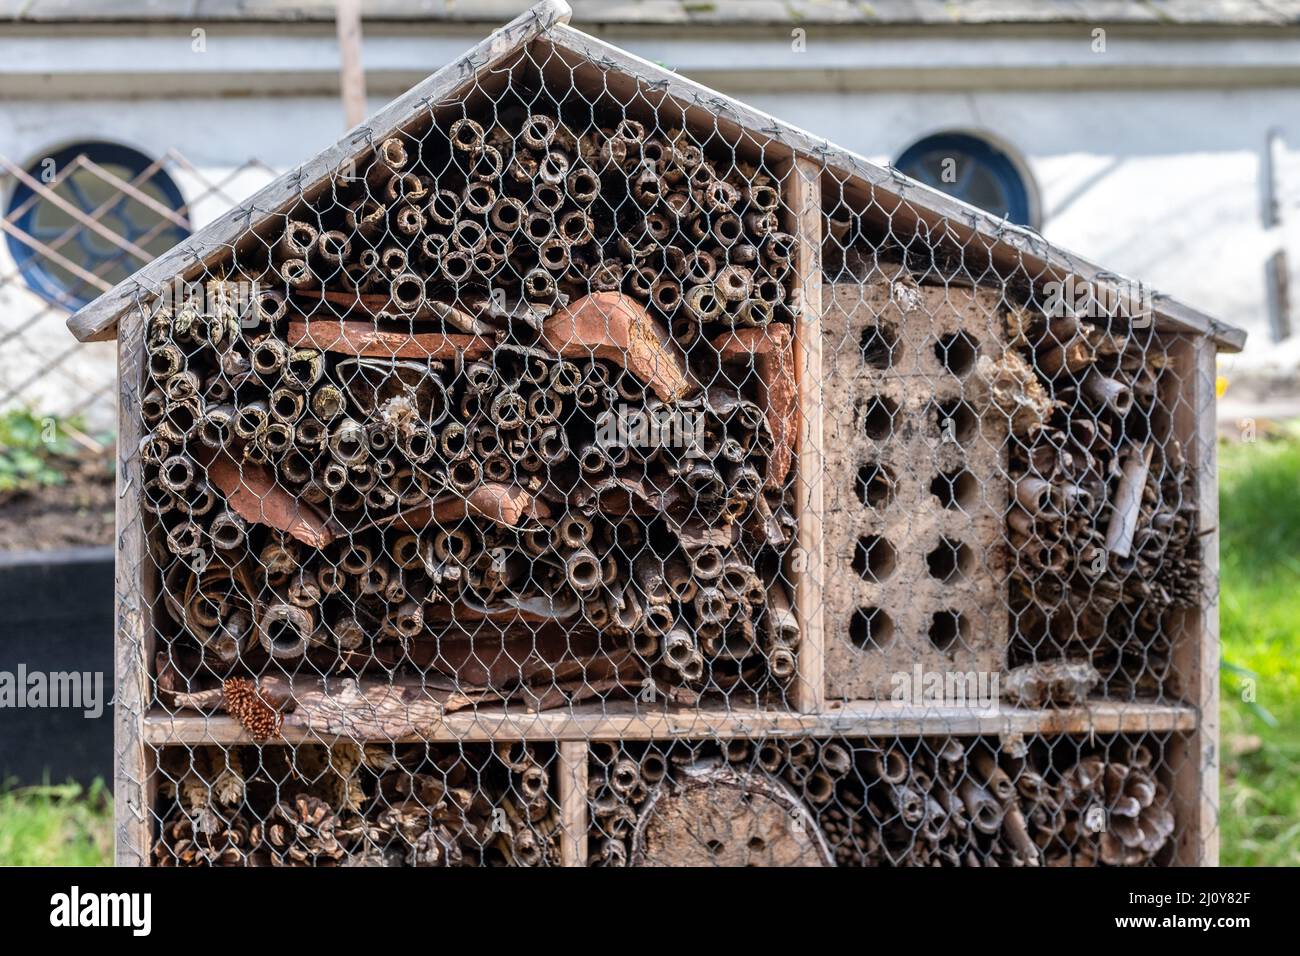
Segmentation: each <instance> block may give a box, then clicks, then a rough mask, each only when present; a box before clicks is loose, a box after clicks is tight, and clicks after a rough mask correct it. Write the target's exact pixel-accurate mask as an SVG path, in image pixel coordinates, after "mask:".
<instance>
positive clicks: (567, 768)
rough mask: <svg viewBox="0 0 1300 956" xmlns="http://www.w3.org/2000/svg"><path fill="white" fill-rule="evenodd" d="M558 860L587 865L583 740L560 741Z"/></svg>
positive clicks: (585, 753) (584, 744)
mask: <svg viewBox="0 0 1300 956" xmlns="http://www.w3.org/2000/svg"><path fill="white" fill-rule="evenodd" d="M560 863H561V865H563V866H586V865H587V743H586V741H584V740H574V741H565V742H564V743H561V744H560Z"/></svg>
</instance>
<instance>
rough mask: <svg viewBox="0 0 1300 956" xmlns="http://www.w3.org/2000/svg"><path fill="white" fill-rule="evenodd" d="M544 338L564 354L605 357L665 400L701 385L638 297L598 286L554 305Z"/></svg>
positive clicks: (674, 345)
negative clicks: (557, 306) (600, 289)
mask: <svg viewBox="0 0 1300 956" xmlns="http://www.w3.org/2000/svg"><path fill="white" fill-rule="evenodd" d="M542 342H543V343H545V345H546V346H547V347H548V348H550V349H551V350H553V351H554V352H555V353H556V354H557V355H559V356H560V357H561V358H586V359H590V358H602V359H606V360H608V361H610V362H614V363H616V364H618V365H620V366H622V367H623V368H625V369H627V371H628V372H630V373H632V374H633V375H634V376H636V377H637V378H638V379H640V380H641V381H642V382H644V383H645V384H646V385H648V386H649V387H650V388H651V390H653V391H654V393H655V394H656V395H658V396H659V397H660V398H661V399H663V400H664V401H665V402H675V401H677V400H678V399H679V398H683V397H685V396H687V395H690V394H692V393H693V392H696V391H698V390H699V386H698V385H696V384H695V383H694V382H693V381H691V379H690V376H689V375H688V373H687V371H686V359H685V357H684V356H683V355H682V353H681V350H680V349H679V348H678V347H677V345H676V344H675V343H674V342H673V340H672V337H671V336H670V335H669V334H668V332H667V331H666V330H665V329H663V328H662V327H661V326H660V325H659V323H658V322H656V321H655V320H654V319H653V318H652V317H651V315H650V313H649V312H647V311H646V310H645V307H644V306H642V305H641V304H640V303H639V302H637V301H636V300H635V299H633V298H630V297H629V296H626V295H623V294H622V293H619V292H596V293H593V294H592V295H586V296H583V297H582V298H581V299H578V300H577V301H575V302H574V303H573V304H572V305H568V306H565V307H564V308H562V309H559V310H557V311H556V313H555V314H554V315H552V316H551V317H550V318H548V319H547V320H546V322H545V323H544V324H543V325H542Z"/></svg>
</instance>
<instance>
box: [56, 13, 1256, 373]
mask: <svg viewBox="0 0 1300 956" xmlns="http://www.w3.org/2000/svg"><path fill="white" fill-rule="evenodd" d="M570 15H571V11H570V8H569V5H568V4H567V3H566V2H565V0H541V2H539V3H537V4H536V5H534V6H533V7H530V8H529V9H528V10H527V11H525V12H524V13H523V14H521V15H520V16H518V17H516V18H515V19H514V20H512V21H511V22H510V23H508V24H506V25H505V26H504V27H502V28H501V29H499V30H497V31H495V32H494V33H492V34H491V35H490V36H488V37H487V38H486V39H485V40H483V41H482V42H481V43H479V44H478V45H477V46H475V47H474V48H473V49H471V50H470V51H469V52H467V53H466V54H465V55H464V56H462V57H460V58H459V59H457V60H455V61H453V62H451V63H448V64H447V65H446V66H444V67H443V68H442V69H440V70H439V71H438V72H436V73H434V74H433V75H432V76H430V77H429V78H428V79H427V80H425V81H424V82H422V83H420V84H418V85H417V86H415V87H413V88H412V89H410V90H409V91H407V92H406V93H405V94H403V95H402V96H399V97H398V98H397V99H395V100H393V101H392V102H391V103H389V104H388V105H387V106H385V107H384V108H383V109H382V110H380V111H379V112H378V113H377V114H375V115H374V116H372V117H371V118H370V119H368V120H366V121H365V122H363V123H361V124H360V125H358V126H356V127H354V128H353V129H352V130H350V131H348V132H347V133H346V134H345V135H344V136H343V138H342V139H340V140H339V141H338V142H337V143H335V144H334V145H333V146H331V147H329V148H327V149H325V150H323V151H322V152H320V153H318V154H317V155H316V156H313V157H312V158H311V159H309V160H307V161H306V162H304V163H303V164H302V165H300V166H298V167H297V168H296V169H293V170H291V171H289V172H287V173H285V174H284V175H282V176H280V177H278V178H277V179H275V180H274V181H272V182H271V183H269V184H267V185H266V186H265V187H263V188H262V189H261V190H259V191H258V192H257V193H256V194H255V195H253V196H252V197H251V198H249V199H248V200H246V201H244V202H242V203H240V204H239V205H237V206H235V207H233V208H231V209H230V210H228V211H227V212H226V213H225V214H224V215H222V216H221V217H220V218H218V219H217V220H215V221H214V222H212V223H210V224H209V225H207V226H205V227H204V228H203V229H200V230H199V231H198V232H196V233H195V234H194V235H192V236H190V237H189V238H188V239H186V240H185V241H184V242H181V243H179V244H178V245H176V246H175V247H174V248H172V249H171V250H169V251H168V252H166V253H164V254H163V255H161V256H159V257H158V258H157V259H155V260H154V261H153V262H151V263H149V264H147V265H145V266H144V267H142V268H141V269H139V270H138V271H137V272H136V273H135V274H134V275H132V276H131V277H130V278H127V279H124V280H123V281H122V282H120V283H118V284H117V285H116V286H114V287H113V288H112V289H110V290H108V291H107V292H105V293H103V294H102V295H101V296H99V298H97V299H95V300H94V301H93V302H91V303H89V304H88V305H86V306H85V307H84V308H82V309H81V310H80V311H79V312H77V313H75V314H74V315H72V316H70V317H69V319H68V328H69V329H70V330H71V331H72V333H73V335H75V336H76V337H77V338H78V339H79V340H81V341H83V342H88V341H99V340H104V339H112V338H113V337H114V336H115V335H116V332H117V323H118V320H119V319H120V318H121V316H122V315H123V314H124V313H125V312H126V311H127V309H129V308H131V307H132V306H133V305H134V304H136V303H137V302H139V301H141V300H143V299H148V298H151V297H152V296H154V295H156V294H158V293H160V292H161V291H162V289H163V288H164V287H165V286H166V285H168V284H169V283H170V282H171V281H172V280H173V279H174V278H175V277H176V276H178V275H181V276H187V275H190V274H194V273H196V272H199V271H201V270H202V269H203V268H204V267H205V266H207V265H209V264H211V263H213V262H215V261H216V260H217V259H218V258H220V257H221V256H222V255H224V254H226V253H227V252H228V251H229V250H230V249H231V248H232V247H233V246H234V245H235V243H236V242H237V241H238V240H239V239H240V238H241V237H242V236H244V235H245V234H247V232H248V231H249V229H250V228H251V227H252V226H254V225H255V224H256V223H258V222H260V221H262V220H265V219H266V218H268V217H270V216H273V215H277V214H283V213H285V212H286V211H288V210H289V209H290V208H292V206H293V205H294V204H296V203H297V202H298V201H299V200H300V199H301V197H302V193H303V188H304V187H305V186H306V185H308V184H312V183H316V182H318V181H323V180H324V179H325V178H326V177H328V176H329V175H330V174H331V173H332V172H334V171H335V170H336V169H338V168H339V166H340V165H341V164H343V163H344V162H345V161H347V160H349V159H354V158H358V157H360V156H363V155H364V154H366V153H367V152H368V151H369V150H370V149H372V148H373V147H374V145H375V144H376V143H378V142H380V141H381V140H383V139H384V138H385V137H387V136H390V135H392V134H393V133H395V132H397V131H399V130H401V129H403V128H404V127H406V126H407V125H409V124H410V123H412V122H413V121H415V120H417V119H419V118H420V117H423V116H427V115H428V109H429V106H430V105H431V104H436V103H440V102H445V101H447V100H448V99H451V98H454V97H455V96H457V95H458V94H460V93H463V92H465V91H467V90H468V89H469V88H471V87H472V86H473V85H474V84H475V82H476V78H477V77H479V76H481V75H482V74H484V73H485V72H486V71H489V70H491V69H492V68H494V67H497V66H500V65H502V64H503V63H504V62H505V61H507V60H508V59H509V58H511V57H512V56H514V55H516V54H518V53H520V52H522V51H523V50H524V49H525V48H527V47H529V46H530V45H532V44H534V43H538V44H545V45H546V46H547V47H548V48H549V49H548V51H547V52H548V53H553V54H555V55H556V56H557V57H559V58H560V59H561V60H562V61H564V62H565V63H566V64H568V65H569V66H570V67H571V68H573V69H574V71H575V74H578V75H581V74H584V73H591V74H592V76H593V78H595V79H599V80H600V81H601V82H603V83H607V84H609V85H610V86H611V87H613V86H625V87H626V91H627V92H628V93H635V94H636V95H637V96H638V97H639V98H641V99H643V100H644V101H646V102H648V103H650V104H659V103H662V102H664V101H671V102H672V103H673V104H675V105H676V106H677V107H678V108H680V109H684V110H685V111H686V113H687V115H688V117H690V116H694V117H696V118H698V120H699V121H700V122H701V123H706V124H708V125H710V126H712V127H715V128H716V129H717V130H719V131H720V132H721V133H723V134H724V135H730V136H739V135H741V134H743V135H744V136H745V138H747V139H749V140H750V141H755V142H758V143H759V144H761V145H762V147H763V150H764V153H765V155H773V156H778V157H780V156H784V157H788V158H791V159H793V158H794V157H795V156H800V155H801V156H803V157H806V158H808V159H811V160H813V161H815V162H816V163H818V164H820V165H823V166H825V167H826V169H827V170H828V171H829V172H831V173H832V174H834V175H835V176H836V177H837V178H838V179H839V180H840V181H841V182H843V183H844V184H845V188H846V191H850V190H851V191H855V192H858V193H860V194H861V195H863V196H865V197H867V198H869V199H870V201H871V202H870V212H871V214H872V215H874V216H876V217H881V218H887V219H888V220H889V221H890V222H891V223H892V224H894V225H896V226H899V227H902V228H907V229H911V228H918V229H928V230H929V231H931V232H933V231H934V230H936V229H937V230H942V231H944V232H946V233H947V235H948V236H950V237H951V238H952V239H954V240H955V241H957V242H958V243H961V244H962V245H969V246H972V247H978V248H983V249H987V250H988V255H989V257H990V258H991V259H992V261H993V263H994V265H995V266H996V267H997V268H999V269H1005V270H1006V271H1007V272H1008V273H1009V272H1011V271H1014V270H1015V269H1016V268H1017V266H1020V267H1022V268H1023V269H1024V270H1026V271H1027V272H1028V273H1029V274H1030V275H1031V276H1034V277H1035V278H1036V280H1039V281H1048V280H1051V279H1056V280H1058V281H1064V280H1065V279H1066V278H1067V277H1068V276H1071V275H1073V276H1074V277H1075V279H1076V281H1084V282H1089V283H1096V284H1099V285H1101V286H1107V287H1121V288H1122V287H1124V286H1127V287H1128V288H1134V287H1136V285H1137V284H1136V283H1129V282H1128V280H1127V279H1125V277H1123V276H1119V275H1117V274H1115V273H1113V272H1109V271H1107V270H1104V269H1102V268H1101V267H1100V266H1098V265H1096V264H1094V263H1092V262H1089V261H1088V260H1086V259H1083V258H1082V257H1079V256H1076V255H1074V254H1072V253H1069V252H1067V251H1065V250H1063V249H1060V248H1059V247H1057V246H1054V245H1052V244H1051V243H1049V242H1047V241H1046V240H1045V239H1043V237H1042V236H1040V235H1038V234H1037V233H1035V232H1033V231H1032V230H1029V229H1025V228H1023V227H1020V226H1015V225H1012V224H1010V223H1008V222H1006V221H1004V220H1001V219H999V218H997V217H995V216H992V215H990V214H989V213H987V212H984V211H983V210H980V209H977V208H975V207H974V206H970V205H967V204H966V203H964V202H961V201H960V200H957V199H954V198H952V197H951V196H948V195H947V194H945V193H942V192H939V191H937V190H935V189H932V188H930V187H928V186H924V185H922V184H921V183H918V182H916V181H915V180H913V179H910V178H908V177H906V176H904V175H902V174H901V173H899V172H897V171H896V170H893V169H889V168H886V167H883V166H878V165H876V164H875V163H872V162H870V161H868V160H867V159H865V158H863V157H862V156H859V155H857V154H856V153H853V152H850V151H849V150H846V149H842V148H840V147H838V146H835V145H834V144H832V143H830V142H828V141H827V140H825V139H822V138H820V137H818V136H814V135H813V134H811V133H808V132H806V131H804V130H802V129H799V128H798V127H795V126H792V125H790V124H788V123H784V122H782V121H780V120H778V119H776V118H775V117H772V116H770V115H768V114H766V113H763V112H760V111H759V110H756V109H753V108H752V107H749V106H746V105H745V104H743V103H740V102H738V101H737V100H734V99H731V98H730V97H727V96H724V95H723V94H721V93H718V92H716V91H714V90H711V89H709V88H707V87H705V86H701V85H700V84H698V83H694V82H692V81H690V80H688V79H685V78H683V77H681V76H678V75H677V74H675V73H672V72H671V71H669V70H666V69H664V68H662V67H660V66H656V65H655V64H653V63H650V62H648V61H647V60H643V59H641V58H640V57H637V56H633V55H632V54H630V53H627V52H626V51H624V50H621V49H619V48H618V47H615V46H611V45H610V44H608V43H604V42H602V41H600V40H597V39H596V38H594V37H591V36H588V35H587V34H585V33H582V32H580V31H578V30H575V29H573V28H571V27H569V26H568V25H567V24H568V21H569V18H570ZM1151 306H1152V310H1153V311H1154V313H1155V320H1156V324H1157V327H1158V328H1160V329H1162V330H1168V331H1181V332H1192V333H1200V334H1205V335H1208V336H1210V337H1211V338H1213V339H1214V341H1215V342H1216V343H1217V344H1218V345H1219V347H1220V348H1222V349H1224V350H1227V351H1237V350H1239V349H1240V348H1241V347H1242V345H1243V344H1244V342H1245V340H1246V333H1245V331H1244V330H1242V329H1239V328H1237V327H1235V326H1232V325H1228V324H1227V323H1224V322H1220V321H1219V320H1217V319H1215V318H1213V317H1211V316H1209V315H1206V314H1205V313H1203V312H1200V311H1199V310H1197V309H1194V308H1192V307H1190V306H1188V305H1185V304H1184V303H1182V302H1179V301H1177V300H1175V299H1171V298H1168V297H1166V296H1163V295H1160V294H1156V295H1153V296H1152V303H1151Z"/></svg>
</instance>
